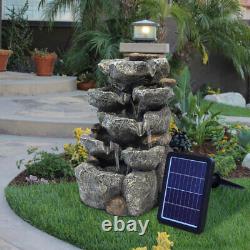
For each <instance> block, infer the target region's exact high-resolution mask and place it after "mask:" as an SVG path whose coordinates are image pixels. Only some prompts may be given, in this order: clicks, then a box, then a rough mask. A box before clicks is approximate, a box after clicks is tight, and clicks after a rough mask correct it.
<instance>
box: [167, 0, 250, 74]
mask: <svg viewBox="0 0 250 250" xmlns="http://www.w3.org/2000/svg"><path fill="white" fill-rule="evenodd" d="M171 15H172V16H173V17H174V19H175V20H176V22H177V26H178V45H179V51H180V52H181V53H182V55H183V54H188V53H190V51H192V49H196V50H198V51H199V52H200V53H201V55H202V57H203V63H204V64H206V63H207V62H208V55H209V54H210V53H211V52H216V53H220V54H223V55H224V56H225V57H227V58H228V59H230V60H231V61H232V62H233V64H234V67H235V69H236V70H237V72H238V73H239V74H240V75H241V76H242V78H244V77H245V75H246V74H249V72H250V65H249V63H248V62H249V58H250V46H249V45H250V29H249V26H248V25H247V24H246V23H245V22H244V21H243V20H242V17H241V11H240V5H239V1H238V0H199V1H197V0H178V1H175V3H174V5H173V6H172V8H171ZM181 53H180V54H181Z"/></svg>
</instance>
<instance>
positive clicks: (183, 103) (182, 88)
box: [173, 67, 219, 145]
mask: <svg viewBox="0 0 250 250" xmlns="http://www.w3.org/2000/svg"><path fill="white" fill-rule="evenodd" d="M177 83H178V84H177V86H176V87H175V88H174V92H175V99H174V101H173V104H174V106H175V108H176V107H177V109H178V110H177V111H176V113H177V124H178V127H179V128H180V129H181V130H182V131H184V132H186V133H187V136H188V137H189V138H190V139H192V140H193V142H195V143H196V144H198V145H202V144H203V143H204V141H205V140H207V139H211V138H210V137H209V134H208V133H207V131H208V130H211V129H212V128H215V127H218V126H219V123H218V122H217V117H218V114H219V113H212V112H211V111H210V109H211V106H212V105H213V104H212V103H206V102H203V101H202V98H201V95H200V94H199V93H198V94H196V95H194V94H193V93H192V90H191V85H190V72H189V69H188V68H187V67H185V68H184V69H183V70H182V71H181V73H180V75H179V76H178V77H177Z"/></svg>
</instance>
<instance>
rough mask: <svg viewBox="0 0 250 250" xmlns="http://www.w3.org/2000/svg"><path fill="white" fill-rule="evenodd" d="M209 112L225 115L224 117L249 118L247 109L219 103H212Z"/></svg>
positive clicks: (249, 112) (249, 113)
mask: <svg viewBox="0 0 250 250" xmlns="http://www.w3.org/2000/svg"><path fill="white" fill-rule="evenodd" d="M211 111H213V112H216V113H217V112H221V115H226V116H241V117H250V109H249V108H241V107H233V106H229V105H225V104H221V103H213V106H212V107H211Z"/></svg>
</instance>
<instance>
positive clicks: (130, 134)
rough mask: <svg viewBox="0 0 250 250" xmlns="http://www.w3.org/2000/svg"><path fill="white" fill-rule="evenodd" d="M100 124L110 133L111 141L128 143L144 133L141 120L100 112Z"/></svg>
mask: <svg viewBox="0 0 250 250" xmlns="http://www.w3.org/2000/svg"><path fill="white" fill-rule="evenodd" d="M98 118H99V120H100V123H101V126H102V127H104V128H105V129H106V130H107V132H108V134H109V135H110V137H111V139H112V141H114V142H117V143H121V144H128V143H132V142H134V141H136V140H139V139H140V137H141V136H143V134H144V133H145V131H143V124H142V122H137V121H136V120H134V119H129V118H125V117H119V116H115V115H110V114H107V113H101V114H99V115H98Z"/></svg>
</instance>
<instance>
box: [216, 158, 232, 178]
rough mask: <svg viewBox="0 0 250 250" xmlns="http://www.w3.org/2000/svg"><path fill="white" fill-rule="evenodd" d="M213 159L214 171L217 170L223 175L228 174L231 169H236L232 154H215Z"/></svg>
mask: <svg viewBox="0 0 250 250" xmlns="http://www.w3.org/2000/svg"><path fill="white" fill-rule="evenodd" d="M214 160H215V171H216V172H219V173H220V174H221V175H223V176H228V175H229V174H230V173H231V172H232V171H234V170H235V169H236V163H235V161H234V158H233V156H231V155H226V156H221V155H216V156H215V157H214Z"/></svg>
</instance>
